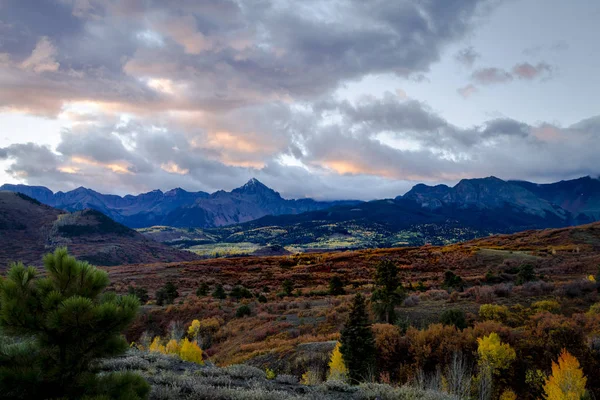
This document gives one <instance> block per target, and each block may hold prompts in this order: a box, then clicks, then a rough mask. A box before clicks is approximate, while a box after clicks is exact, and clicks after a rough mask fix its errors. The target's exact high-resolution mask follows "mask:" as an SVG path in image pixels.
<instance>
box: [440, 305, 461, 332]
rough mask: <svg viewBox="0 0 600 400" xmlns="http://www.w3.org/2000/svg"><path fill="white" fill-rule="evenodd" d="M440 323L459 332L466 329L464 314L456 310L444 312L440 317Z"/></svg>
mask: <svg viewBox="0 0 600 400" xmlns="http://www.w3.org/2000/svg"><path fill="white" fill-rule="evenodd" d="M440 322H441V323H442V324H444V325H451V326H455V327H456V328H458V329H461V330H462V329H465V328H466V327H467V319H466V318H465V312H464V311H463V310H460V309H457V308H455V309H451V310H446V311H444V312H443V313H442V315H441V317H440Z"/></svg>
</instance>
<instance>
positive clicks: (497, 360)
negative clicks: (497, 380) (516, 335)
mask: <svg viewBox="0 0 600 400" xmlns="http://www.w3.org/2000/svg"><path fill="white" fill-rule="evenodd" d="M477 344H478V347H477V354H479V364H480V365H486V366H488V367H489V368H490V369H491V372H492V373H493V374H498V373H499V372H500V370H503V369H506V368H508V367H509V366H510V364H511V363H512V362H513V360H514V359H515V358H516V357H517V355H516V353H515V351H514V350H513V348H512V347H510V345H509V344H508V343H502V341H501V340H500V336H498V334H497V333H495V332H492V333H490V334H489V335H488V336H484V337H482V338H479V339H477Z"/></svg>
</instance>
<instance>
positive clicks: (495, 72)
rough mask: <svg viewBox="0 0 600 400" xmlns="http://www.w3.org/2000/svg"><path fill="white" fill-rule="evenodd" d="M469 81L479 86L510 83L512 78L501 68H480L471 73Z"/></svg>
mask: <svg viewBox="0 0 600 400" xmlns="http://www.w3.org/2000/svg"><path fill="white" fill-rule="evenodd" d="M471 79H472V80H473V81H474V82H475V83H478V84H480V85H492V84H497V83H507V82H510V81H512V80H513V76H512V75H511V74H510V73H509V72H506V71H505V70H503V69H501V68H480V69H478V70H475V71H473V73H472V74H471Z"/></svg>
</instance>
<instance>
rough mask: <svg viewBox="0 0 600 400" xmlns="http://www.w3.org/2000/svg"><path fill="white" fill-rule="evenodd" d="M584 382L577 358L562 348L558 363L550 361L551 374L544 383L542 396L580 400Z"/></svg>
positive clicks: (553, 399) (554, 399) (550, 398)
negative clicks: (543, 394)
mask: <svg viewBox="0 0 600 400" xmlns="http://www.w3.org/2000/svg"><path fill="white" fill-rule="evenodd" d="M586 383H587V378H586V377H585V376H584V375H583V371H582V370H581V368H580V366H579V361H578V360H577V358H575V357H574V356H573V355H571V353H569V352H568V351H566V350H564V349H563V351H562V352H561V353H560V356H559V357H558V363H555V362H553V363H552V375H550V377H549V378H547V379H546V381H545V384H544V393H545V396H544V397H545V398H546V399H547V400H580V399H581V398H582V396H583V395H584V394H585V385H586Z"/></svg>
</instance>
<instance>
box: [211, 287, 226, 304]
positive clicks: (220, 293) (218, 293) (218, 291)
mask: <svg viewBox="0 0 600 400" xmlns="http://www.w3.org/2000/svg"><path fill="white" fill-rule="evenodd" d="M212 296H213V297H214V298H215V299H219V300H224V299H225V298H226V297H227V294H226V293H225V289H223V285H217V287H216V288H215V290H214V291H213V293H212Z"/></svg>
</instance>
